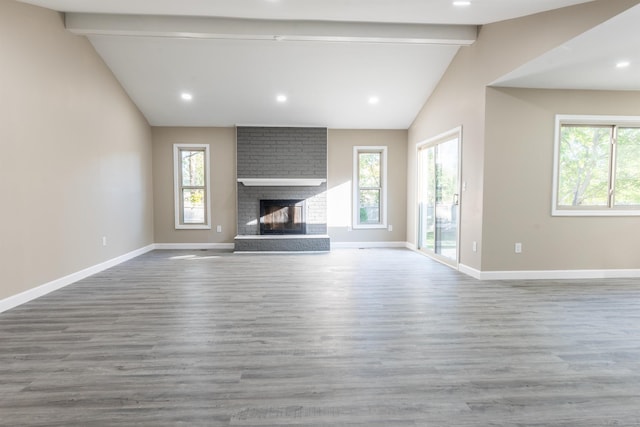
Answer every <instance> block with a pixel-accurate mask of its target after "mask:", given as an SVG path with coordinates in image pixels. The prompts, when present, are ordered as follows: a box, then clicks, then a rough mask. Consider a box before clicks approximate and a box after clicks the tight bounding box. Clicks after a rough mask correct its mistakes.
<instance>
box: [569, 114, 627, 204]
mask: <svg viewBox="0 0 640 427" xmlns="http://www.w3.org/2000/svg"><path fill="white" fill-rule="evenodd" d="M558 138H559V139H558V142H557V153H556V155H557V188H556V192H557V193H556V208H557V209H558V210H559V211H562V210H563V209H565V210H568V211H569V212H572V211H574V212H579V211H580V210H589V209H590V210H591V211H592V212H596V213H597V214H605V215H606V214H607V213H606V212H607V211H608V212H612V211H616V210H618V211H624V212H627V213H629V212H630V209H638V208H640V118H639V120H638V123H637V124H628V123H626V122H625V123H615V122H611V123H600V122H598V123H597V124H590V123H581V122H579V121H578V123H577V124H576V123H569V122H566V123H561V124H560V126H559V136H558ZM598 212H600V213H598ZM556 214H558V211H556ZM633 214H636V213H635V212H634V213H633Z"/></svg>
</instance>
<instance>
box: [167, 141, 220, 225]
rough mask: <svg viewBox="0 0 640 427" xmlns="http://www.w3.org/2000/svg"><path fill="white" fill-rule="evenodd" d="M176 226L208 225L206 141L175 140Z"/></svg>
mask: <svg viewBox="0 0 640 427" xmlns="http://www.w3.org/2000/svg"><path fill="white" fill-rule="evenodd" d="M173 171H174V203H175V227H176V229H210V228H211V209H210V206H211V203H210V191H209V182H210V181H209V145H207V144H174V146H173Z"/></svg>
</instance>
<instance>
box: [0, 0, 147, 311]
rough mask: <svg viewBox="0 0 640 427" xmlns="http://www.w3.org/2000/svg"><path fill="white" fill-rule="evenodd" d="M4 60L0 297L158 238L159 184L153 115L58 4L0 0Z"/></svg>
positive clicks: (0, 73)
mask: <svg viewBox="0 0 640 427" xmlns="http://www.w3.org/2000/svg"><path fill="white" fill-rule="evenodd" d="M0 58H1V59H0V62H1V64H2V65H0V94H2V95H1V96H0V99H1V101H0V151H1V154H0V193H1V194H2V197H3V204H2V209H0V299H3V298H6V297H9V296H12V295H15V294H18V293H20V292H23V291H27V290H30V289H32V288H35V287H37V286H39V285H43V284H45V283H48V282H51V281H53V280H56V279H60V278H62V277H64V276H67V275H69V274H72V273H76V272H78V271H80V270H83V269H85V268H88V267H91V266H95V265H96V264H100V263H102V262H105V261H107V260H110V259H113V258H116V257H118V256H121V255H124V254H126V253H129V252H131V251H134V250H137V249H140V248H143V247H145V246H147V245H150V244H152V243H153V212H152V210H153V205H152V193H153V190H152V176H151V130H150V127H149V125H148V123H147V121H146V120H145V118H144V117H143V116H142V114H140V112H139V111H138V109H137V108H136V106H135V105H134V104H133V103H132V102H131V100H130V99H129V97H128V96H127V94H126V93H125V92H124V90H123V89H122V87H121V86H120V84H119V83H118V81H117V80H116V79H115V77H114V76H113V74H112V73H111V72H110V70H109V69H108V68H107V67H106V66H105V64H104V62H103V61H102V59H101V58H100V57H99V56H98V55H97V53H96V52H95V50H94V49H93V47H92V46H91V44H90V43H89V41H88V40H87V39H86V38H85V37H80V36H75V35H73V34H71V33H69V32H67V31H66V30H65V28H64V22H63V17H62V16H61V15H60V14H59V13H56V12H52V11H50V10H46V9H42V8H38V7H34V6H29V5H25V4H23V3H18V2H14V1H7V0H3V1H0ZM103 237H106V238H107V245H106V246H103V244H102V238H103Z"/></svg>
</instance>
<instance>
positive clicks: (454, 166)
mask: <svg viewBox="0 0 640 427" xmlns="http://www.w3.org/2000/svg"><path fill="white" fill-rule="evenodd" d="M459 176H460V133H459V131H456V132H455V133H452V134H450V135H449V136H448V137H444V138H441V139H438V140H436V141H434V142H433V143H425V144H424V145H422V146H420V147H419V148H418V180H419V183H418V188H419V190H418V191H419V194H418V203H419V204H418V209H419V210H418V233H419V236H418V248H419V249H420V250H423V251H425V252H427V253H429V254H433V255H436V256H438V258H443V261H445V262H448V263H450V264H456V265H457V262H458V228H459V210H460V209H459V208H460V183H459V182H460V178H459Z"/></svg>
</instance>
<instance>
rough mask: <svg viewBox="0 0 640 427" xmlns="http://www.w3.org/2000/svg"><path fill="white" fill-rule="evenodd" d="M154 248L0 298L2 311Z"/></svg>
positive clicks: (147, 248) (123, 256) (0, 310)
mask: <svg viewBox="0 0 640 427" xmlns="http://www.w3.org/2000/svg"><path fill="white" fill-rule="evenodd" d="M154 249H155V245H149V246H145V247H143V248H140V249H137V250H135V251H132V252H129V253H126V254H124V255H120V256H119V257H116V258H113V259H110V260H108V261H105V262H102V263H100V264H96V265H94V266H92V267H88V268H85V269H84V270H80V271H77V272H75V273H72V274H69V275H68V276H64V277H61V278H59V279H56V280H52V281H51V282H48V283H45V284H43V285H40V286H37V287H35V288H31V289H28V290H26V291H24V292H21V293H19V294H16V295H12V296H10V297H8V298H5V299H3V300H0V313H2V312H5V311H7V310H9V309H12V308H14V307H17V306H19V305H22V304H24V303H27V302H29V301H32V300H34V299H36V298H39V297H41V296H43V295H46V294H48V293H50V292H53V291H56V290H58V289H61V288H64V287H65V286H68V285H70V284H72V283H75V282H77V281H78V280H82V279H84V278H86V277H89V276H91V275H93V274H97V273H100V272H101V271H104V270H106V269H108V268H111V267H115V266H116V265H118V264H121V263H123V262H125V261H129V260H130V259H133V258H135V257H137V256H140V255H143V254H146V253H147V252H150V251H152V250H154Z"/></svg>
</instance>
